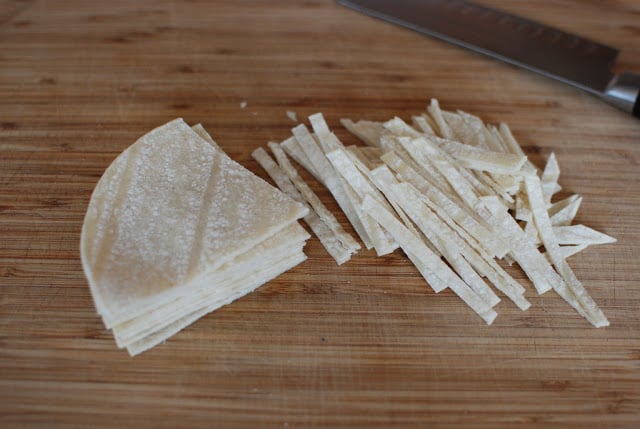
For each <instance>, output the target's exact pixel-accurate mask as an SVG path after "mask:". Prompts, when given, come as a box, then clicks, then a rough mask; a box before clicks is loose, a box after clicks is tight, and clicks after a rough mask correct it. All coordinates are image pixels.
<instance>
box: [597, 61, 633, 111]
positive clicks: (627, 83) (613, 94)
mask: <svg viewBox="0 0 640 429" xmlns="http://www.w3.org/2000/svg"><path fill="white" fill-rule="evenodd" d="M602 98H603V99H604V100H605V101H606V102H607V103H609V104H612V105H614V106H616V107H617V108H619V109H622V110H624V111H625V112H627V113H631V114H632V115H633V116H635V117H636V118H640V74H638V73H628V72H625V73H620V74H617V75H615V76H614V77H613V79H611V82H610V83H609V85H608V86H607V89H606V90H605V92H604V94H603V95H602Z"/></svg>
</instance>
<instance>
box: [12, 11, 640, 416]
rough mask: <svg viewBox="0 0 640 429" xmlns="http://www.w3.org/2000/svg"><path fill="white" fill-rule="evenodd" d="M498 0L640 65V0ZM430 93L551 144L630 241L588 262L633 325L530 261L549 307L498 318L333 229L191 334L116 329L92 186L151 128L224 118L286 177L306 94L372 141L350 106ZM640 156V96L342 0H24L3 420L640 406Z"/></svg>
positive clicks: (595, 253)
mask: <svg viewBox="0 0 640 429" xmlns="http://www.w3.org/2000/svg"><path fill="white" fill-rule="evenodd" d="M483 3H485V4H489V5H492V6H495V7H500V8H503V9H506V10H509V11H511V12H514V13H517V14H521V15H525V16H528V17H530V18H533V19H537V20H541V21H544V22H546V23H548V24H551V25H555V26H559V27H561V28H563V29H565V30H568V31H572V32H577V33H579V34H582V35H585V36H589V37H591V38H593V39H596V40H598V41H601V42H604V43H606V44H610V45H613V46H616V47H617V48H619V49H621V54H620V58H619V60H620V61H619V64H618V65H619V66H620V68H624V69H630V70H636V71H639V70H640V43H639V40H640V26H639V24H638V22H640V4H638V2H637V1H636V0H607V1H600V0H598V1H595V0H583V1H579V0H562V1H551V0H544V1H543V0H534V1H498V0H495V1H486V2H483ZM431 97H436V98H438V99H440V102H441V104H442V106H443V107H444V108H448V109H463V110H466V111H469V112H471V113H474V114H477V115H480V116H482V117H483V118H485V119H486V120H488V121H491V122H497V121H506V122H508V123H509V124H510V125H511V127H512V129H513V130H514V133H515V135H516V137H517V138H518V139H519V140H520V141H521V143H522V144H523V146H524V148H525V150H526V152H527V154H528V155H529V157H530V159H531V160H533V161H534V162H535V163H537V164H538V165H541V163H542V162H543V161H544V160H545V159H546V157H547V156H548V155H549V153H550V152H551V151H554V152H555V153H556V155H557V157H558V161H559V164H560V167H561V169H562V175H561V178H560V182H561V184H562V185H563V191H562V195H565V196H566V195H569V194H570V193H578V194H580V195H582V196H584V202H583V205H582V208H581V211H580V213H579V215H578V219H577V221H578V222H580V223H584V224H586V225H589V226H592V227H594V228H597V229H600V230H602V231H604V232H606V233H607V234H610V235H613V236H614V237H617V239H618V243H616V244H614V245H606V246H600V247H593V248H590V249H588V250H586V251H585V252H583V253H581V254H579V255H577V256H575V257H572V259H571V260H570V263H571V265H572V266H573V268H574V269H575V271H576V273H577V275H578V277H579V278H580V279H581V280H582V281H583V283H584V284H585V286H586V287H587V289H588V290H589V291H590V293H591V294H592V296H593V298H594V299H595V301H596V302H597V303H598V304H599V305H600V306H601V308H602V309H603V311H604V312H605V313H606V315H607V316H608V318H609V320H610V321H611V326H610V327H608V328H605V329H594V328H592V327H591V326H590V325H589V324H588V323H587V322H586V321H585V320H583V319H582V318H581V317H580V316H578V315H577V314H576V313H575V312H574V311H573V310H572V309H571V308H569V306H568V305H566V304H565V303H564V301H562V299H560V298H559V297H558V296H557V295H555V294H553V293H548V294H545V295H544V296H542V297H538V296H536V294H535V291H534V290H533V288H532V287H531V285H530V284H529V283H527V282H526V281H525V280H524V276H523V274H522V272H520V271H519V270H516V269H510V272H511V273H512V274H513V275H514V276H515V277H516V278H517V279H518V280H522V282H523V284H524V285H525V286H526V287H527V289H528V290H527V297H528V298H529V299H530V300H531V302H532V304H533V305H532V307H531V309H529V310H528V311H526V312H521V311H520V310H518V309H517V308H516V307H515V306H514V305H512V304H510V303H509V302H506V301H503V302H502V303H500V304H499V305H498V307H497V310H498V313H499V316H498V318H497V319H496V321H495V323H494V324H493V326H491V327H487V326H485V325H484V323H482V321H481V320H480V319H479V318H477V317H476V316H475V315H474V314H473V313H472V312H471V311H470V310H469V309H467V308H466V307H465V306H464V305H463V304H462V302H461V301H460V300H459V299H458V298H456V297H454V296H453V295H452V294H451V293H450V292H448V291H445V292H442V293H441V294H438V295H437V296H436V295H435V294H434V293H432V292H431V291H430V290H429V289H428V287H427V286H426V284H425V283H424V282H423V280H422V278H421V277H420V276H419V274H418V273H417V271H416V270H415V269H414V268H413V267H412V266H411V264H410V263H409V261H408V260H407V258H406V257H405V256H404V255H403V254H402V253H401V252H400V251H397V252H395V253H393V254H392V255H390V256H387V257H383V258H378V257H376V256H375V254H374V253H373V252H366V251H363V252H360V253H359V254H358V255H357V256H356V257H355V258H354V259H352V260H351V261H350V262H348V263H347V264H345V265H343V266H340V267H338V266H336V265H335V264H334V263H333V261H332V260H331V259H330V257H329V256H328V255H327V254H326V253H325V252H324V250H323V249H322V247H321V246H320V244H319V242H318V241H317V239H311V240H310V241H309V243H308V244H307V247H306V252H307V254H308V255H309V259H308V261H306V262H305V263H303V264H301V265H299V266H298V267H296V268H295V269H293V270H291V271H289V272H287V273H285V274H284V275H282V276H281V277H279V278H278V279H276V280H274V281H272V282H270V283H268V284H267V285H265V286H263V287H262V288H260V289H258V290H257V291H256V292H254V293H253V294H251V295H249V296H246V297H244V298H242V299H240V300H239V301H237V302H235V303H233V304H232V305H229V306H227V307H225V308H223V309H221V310H219V311H216V312H214V313H212V314H210V315H208V316H206V317H204V318H202V319H201V320H199V321H198V322H196V323H195V324H194V325H192V326H191V327H189V328H188V329H186V330H184V331H183V332H181V333H179V334H178V335H176V336H174V337H172V338H171V339H170V340H168V341H167V342H166V344H163V345H161V346H158V347H156V348H155V349H153V350H151V351H149V352H147V353H144V354H142V355H141V356H139V357H136V358H133V359H132V358H129V356H128V355H127V353H126V352H125V351H122V350H119V349H117V348H116V346H115V343H114V341H113V338H112V337H111V335H110V334H109V332H108V331H106V330H105V329H104V327H103V325H102V322H101V320H100V319H99V317H98V316H97V315H96V312H95V308H94V306H93V302H92V299H91V296H90V293H89V288H88V285H87V283H86V280H85V278H84V275H83V272H82V268H81V265H80V260H79V251H78V243H79V234H80V228H81V224H82V219H83V216H84V211H85V209H86V207H87V204H88V201H89V198H90V195H91V192H92V189H93V187H94V186H95V184H96V183H97V181H98V179H99V178H100V176H101V174H102V173H103V171H104V169H105V168H106V167H107V166H108V165H109V163H110V162H111V161H112V160H113V159H114V158H115V157H116V156H117V154H118V153H120V152H121V151H122V150H124V149H125V148H126V147H127V146H129V145H130V144H131V143H133V142H134V141H135V140H136V139H137V138H138V137H139V136H141V135H142V134H144V133H145V132H147V131H148V130H150V129H151V128H153V127H155V126H157V125H160V124H162V123H164V122H166V121H168V120H170V119H173V118H175V117H184V118H185V119H186V120H187V121H188V122H190V123H198V122H201V123H203V124H204V126H205V127H206V128H207V129H208V130H209V131H210V132H211V133H212V135H213V136H214V138H215V139H216V140H217V141H218V143H219V144H220V145H221V146H222V147H223V149H224V150H226V151H227V152H228V153H229V155H230V156H231V157H232V158H234V159H235V160H237V161H239V162H240V163H242V164H243V165H245V166H247V167H248V168H249V169H251V170H252V171H254V172H256V173H257V174H259V175H261V176H262V177H266V175H265V174H264V173H263V172H262V171H261V170H260V168H259V167H258V165H257V164H256V163H255V162H254V161H253V160H252V159H251V157H250V153H251V151H252V150H253V149H255V148H257V147H258V146H264V145H266V143H267V142H268V141H269V140H275V141H279V140H282V139H284V138H285V137H287V136H288V135H289V133H290V128H291V127H292V126H293V125H294V123H293V122H292V121H291V120H290V119H289V118H288V117H287V116H286V114H285V112H286V111H287V110H292V111H295V112H296V113H297V114H298V117H299V118H303V119H304V118H306V116H308V115H310V114H312V113H315V112H318V111H321V112H324V114H325V116H326V117H327V119H328V121H329V124H330V125H331V126H332V127H334V128H335V129H336V133H337V134H338V136H339V137H341V138H343V140H344V142H345V143H348V144H353V143H356V141H355V140H354V139H353V138H352V137H351V136H349V135H348V134H347V133H346V132H345V131H344V130H342V129H341V128H340V127H339V123H338V119H339V118H341V117H345V116H348V117H351V118H353V119H360V118H366V119H372V120H384V119H389V118H391V117H393V116H394V115H397V116H400V117H402V118H405V119H409V118H410V116H411V115H412V114H416V113H419V112H421V111H422V110H423V109H424V108H425V106H426V104H427V103H428V100H429V99H430V98H431ZM242 101H246V103H247V106H246V107H245V108H244V109H241V108H240V103H241V102H242ZM639 163H640V121H639V120H637V119H633V118H631V117H630V116H627V115H625V114H624V113H622V112H619V111H617V110H615V109H614V108H611V107H609V106H607V105H605V104H603V103H602V102H601V101H599V100H597V99H595V98H593V97H591V96H589V95H586V94H583V93H580V92H578V91H576V90H574V89H572V88H569V87H566V86H563V85H561V84H559V83H556V82H552V81H550V80H547V79H545V78H542V77H539V76H536V75H533V74H531V73H528V72H525V71H521V70H518V69H515V68H513V67H511V66H507V65H503V64H500V63H497V62H495V61H492V60H488V59H485V58H483V57H481V56H479V55H476V54H473V53H470V52H467V51H465V50H462V49H459V48H455V47H452V46H449V45H447V44H445V43H443V42H439V41H436V40H433V39H429V38H426V37H423V36H420V35H418V34H415V33H412V32H409V31H406V30H403V29H400V28H397V27H394V26H391V25H388V24H385V23H383V22H380V21H377V20H374V19H371V18H368V17H365V16H362V15H359V14H357V13H355V12H352V11H350V10H348V9H346V8H343V7H340V6H338V5H337V4H335V3H334V2H333V1H328V0H327V1H320V0H316V1H268V2H267V1H258V0H255V1H238V2H224V1H217V2H214V1H204V0H203V1H188V2H186V1H185V2H178V1H174V2H171V1H164V0H161V1H135V2H132V1H110V2H94V1H80V0H68V1H55V2H54V1H43V0H32V1H19V0H4V1H0V427H2V428H22V427H43V428H73V427H78V428H86V427H118V428H124V427H149V428H177V427H207V428H210V427H225V428H226V427H229V428H231V427H282V428H286V427H288V428H294V427H295V428H306V427H363V428H373V427H378V428H388V427H396V426H397V427H421V428H422V427H447V428H449V427H451V428H453V427H472V428H492V429H493V428H512V427H520V428H537V427H540V428H569V427H580V428H636V427H638V424H639V423H640V268H638V261H639V260H640V222H639V219H640V215H639V213H640V189H639V182H640V167H639ZM316 189H318V190H319V188H318V187H316ZM320 194H321V197H322V199H323V200H324V201H326V202H327V203H328V204H329V205H330V206H331V207H333V208H335V207H336V206H335V203H333V202H332V200H331V199H330V196H329V195H328V194H327V193H326V192H322V191H320ZM340 219H341V220H342V221H343V222H345V219H344V217H340Z"/></svg>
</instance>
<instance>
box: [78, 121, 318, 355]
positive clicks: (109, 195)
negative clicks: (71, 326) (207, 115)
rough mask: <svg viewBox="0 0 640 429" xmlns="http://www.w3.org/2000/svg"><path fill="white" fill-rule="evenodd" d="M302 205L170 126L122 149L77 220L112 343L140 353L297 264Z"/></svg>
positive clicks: (204, 140) (198, 137) (200, 138)
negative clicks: (83, 217)
mask: <svg viewBox="0 0 640 429" xmlns="http://www.w3.org/2000/svg"><path fill="white" fill-rule="evenodd" d="M307 211H308V209H307V208H306V207H305V206H303V205H302V204H300V203H298V202H295V201H294V200H292V199H291V198H290V197H288V196H286V195H285V194H284V193H282V192H281V191H279V190H278V189H276V188H274V187H272V186H271V185H269V184H268V183H266V182H265V181H263V180H262V179H260V178H259V177H257V176H255V175H254V174H253V173H251V172H250V171H248V170H247V169H245V168H244V167H242V166H241V165H240V164H238V163H236V162H234V161H233V160H231V159H230V158H229V157H228V156H227V155H226V154H225V153H224V152H223V151H222V150H221V149H220V148H219V147H218V146H217V145H216V144H215V142H214V141H213V140H212V139H211V137H210V136H209V135H208V134H207V132H206V131H205V130H204V128H202V127H201V126H199V125H197V126H195V127H193V128H191V127H189V126H188V125H187V124H186V123H185V122H184V121H183V120H182V119H176V120H174V121H171V122H169V123H167V124H165V125H163V126H161V127H159V128H156V129H154V130H153V131H151V132H149V133H148V134H146V135H145V136H143V137H142V138H140V139H139V140H138V141H137V142H136V143H135V144H133V145H132V146H131V147H129V148H128V149H127V150H125V151H124V152H123V153H122V154H120V155H119V156H118V157H117V158H116V160H115V161H114V162H113V163H112V164H111V166H110V167H109V168H108V169H107V170H106V171H105V173H104V175H103V176H102V178H101V179H100V181H99V183H98V184H97V186H96V188H95V190H94V192H93V195H92V197H91V201H90V203H89V207H88V210H87V214H86V217H85V220H84V225H83V229H82V239H81V254H82V264H83V267H84V270H85V273H86V275H87V278H88V280H89V284H90V286H91V292H92V295H93V298H94V301H95V304H96V307H97V310H98V313H99V314H100V315H101V316H102V319H103V321H104V323H105V325H106V327H107V328H109V329H112V330H113V333H114V336H115V339H116V342H117V344H118V346H119V347H126V348H127V350H128V351H129V353H130V354H131V355H135V354H138V353H141V352H143V351H145V350H147V349H149V348H151V347H153V346H155V345H157V344H158V343H161V342H162V341H164V340H165V339H167V338H168V337H170V336H172V335H173V334H175V333H177V332H178V331H180V330H181V329H183V328H184V327H186V326H188V325H189V324H191V323H193V322H194V321H195V320H197V319H199V318H200V317H202V316H203V315H205V314H207V313H209V312H211V311H213V310H215V309H216V308H219V307H221V306H223V305H226V304H228V303H229V302H231V301H233V300H235V299H237V298H239V297H241V296H243V295H245V294H247V293H249V292H251V291H253V290H254V289H256V288H257V287H258V286H260V285H262V284H264V283H265V282H267V281H269V280H270V279H273V278H274V277H276V276H278V275H279V274H281V273H283V272H284V271H286V270H288V269H290V268H292V267H294V266H295V265H297V264H299V263H300V262H302V261H303V260H304V259H305V258H306V256H305V255H304V253H303V246H304V244H305V240H306V239H307V238H309V235H308V234H307V232H306V231H305V230H304V229H303V228H302V227H301V226H300V225H299V224H298V223H297V219H299V218H301V217H302V216H304V215H305V214H307Z"/></svg>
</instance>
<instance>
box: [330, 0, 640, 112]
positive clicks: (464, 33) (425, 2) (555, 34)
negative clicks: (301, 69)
mask: <svg viewBox="0 0 640 429" xmlns="http://www.w3.org/2000/svg"><path fill="white" fill-rule="evenodd" d="M338 3H340V4H342V5H343V6H347V7H349V8H352V9H354V10H357V11H358V12H362V13H365V14H367V15H370V16H373V17H375V18H380V19H383V20H385V21H389V22H392V23H394V24H397V25H401V26H403V27H406V28H410V29H412V30H415V31H418V32H420V33H423V34H427V35H429V36H433V37H437V38H439V39H442V40H445V41H447V42H450V43H453V44H455V45H458V46H462V47H465V48H468V49H471V50H474V51H476V52H479V53H482V54H485V55H488V56H490V57H493V58H496V59H498V60H501V61H504V62H507V63H509V64H513V65H516V66H519V67H523V68H525V69H528V70H531V71H534V72H536V73H540V74H542V75H544V76H547V77H550V78H553V79H557V80H559V81H562V82H564V83H567V84H569V85H572V86H574V87H577V88H579V89H582V90H584V91H586V92H588V93H591V94H593V95H596V96H598V97H600V98H602V99H603V100H604V101H606V102H607V103H609V104H612V105H614V106H615V107H617V108H619V109H622V110H623V111H625V112H627V113H630V114H632V115H633V116H635V117H637V118H640V74H638V73H631V72H623V73H619V74H615V73H613V72H612V70H611V68H612V66H613V64H614V62H615V60H616V57H617V56H618V52H619V51H618V50H617V49H615V48H612V47H610V46H606V45H603V44H601V43H598V42H595V41H592V40H589V39H585V38H583V37H580V36H577V35H574V34H569V33H566V32H564V31H561V30H558V29H555V28H552V27H549V26H547V25H544V24H541V23H538V22H535V21H531V20H528V19H525V18H521V17H518V16H515V15H511V14H509V13H506V12H503V11H500V10H497V9H491V8H488V7H485V6H482V5H479V4H476V3H472V2H469V1H463V0H338Z"/></svg>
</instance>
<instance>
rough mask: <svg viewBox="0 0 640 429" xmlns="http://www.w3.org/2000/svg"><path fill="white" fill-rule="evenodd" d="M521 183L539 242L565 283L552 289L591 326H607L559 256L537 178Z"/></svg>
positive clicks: (565, 262) (594, 304)
mask: <svg viewBox="0 0 640 429" xmlns="http://www.w3.org/2000/svg"><path fill="white" fill-rule="evenodd" d="M525 185H526V189H527V194H528V195H529V202H530V204H531V211H532V214H533V221H534V223H535V225H536V227H537V228H538V233H539V234H540V237H541V238H542V242H543V243H544V247H545V249H546V251H547V253H548V254H549V257H550V258H551V260H552V261H553V265H554V266H555V267H556V270H558V273H559V274H560V275H561V276H562V278H563V279H564V281H565V282H566V286H567V290H566V291H565V290H563V289H560V290H558V289H556V290H557V291H558V293H559V294H560V295H561V296H562V297H563V298H564V299H565V300H566V301H567V302H568V303H569V304H570V305H571V306H572V307H574V308H575V309H576V310H577V311H578V312H579V313H581V314H582V315H583V316H584V317H585V318H586V319H587V320H588V321H589V322H591V324H592V325H593V326H595V327H597V328H598V327H603V326H608V325H609V321H608V320H607V318H606V317H605V315H604V314H603V313H602V311H601V310H600V309H599V308H598V306H597V304H596V303H595V302H594V301H593V299H592V298H591V296H589V294H588V293H587V291H586V290H585V288H584V286H583V285H582V283H581V282H580V281H579V280H578V278H577V277H576V275H575V273H574V272H573V270H572V269H571V267H569V264H567V261H566V259H565V258H564V257H563V255H562V252H561V250H560V246H559V245H558V242H557V240H556V238H555V235H554V234H553V229H552V226H551V221H550V220H549V215H548V213H547V208H546V202H545V195H544V194H543V191H542V186H541V184H540V179H539V178H538V177H537V176H527V177H526V178H525Z"/></svg>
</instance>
